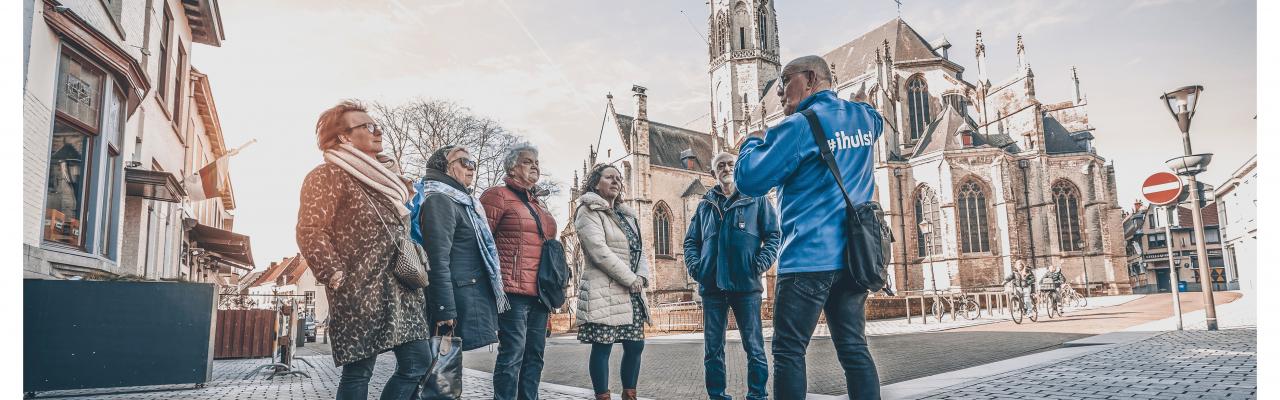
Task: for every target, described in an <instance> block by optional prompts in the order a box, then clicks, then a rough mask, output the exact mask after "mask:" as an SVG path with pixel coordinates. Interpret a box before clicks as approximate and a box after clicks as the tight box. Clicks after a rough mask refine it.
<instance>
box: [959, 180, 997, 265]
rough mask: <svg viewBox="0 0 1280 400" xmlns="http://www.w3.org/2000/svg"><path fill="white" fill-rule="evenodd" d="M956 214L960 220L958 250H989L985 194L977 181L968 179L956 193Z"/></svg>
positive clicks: (976, 251) (971, 251)
mask: <svg viewBox="0 0 1280 400" xmlns="http://www.w3.org/2000/svg"><path fill="white" fill-rule="evenodd" d="M956 214H957V215H959V217H960V218H959V220H960V251H962V252H965V253H978V252H987V251H991V244H990V242H991V240H990V239H991V237H990V236H991V231H990V230H989V229H988V228H989V225H987V195H986V193H983V191H982V186H979V185H978V182H976V181H973V180H969V181H966V182H965V183H963V184H961V185H960V191H959V192H957V193H956Z"/></svg>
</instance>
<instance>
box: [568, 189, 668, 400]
mask: <svg viewBox="0 0 1280 400" xmlns="http://www.w3.org/2000/svg"><path fill="white" fill-rule="evenodd" d="M585 188H586V190H587V192H586V193H584V194H583V195H582V196H580V197H579V198H578V202H579V206H578V209H577V210H576V213H575V214H576V215H575V216H574V220H573V226H574V229H575V230H576V231H577V234H578V242H579V243H580V246H581V248H582V252H583V255H584V256H585V259H586V263H585V264H586V265H585V266H584V268H583V269H582V278H581V281H580V282H579V284H578V310H577V314H578V318H577V324H578V325H579V326H578V340H579V341H581V342H583V343H590V344H591V361H590V364H589V368H588V370H589V372H590V374H591V385H592V387H593V389H595V393H596V398H597V399H608V398H610V397H609V396H610V392H609V353H610V351H611V350H612V349H613V344H614V343H622V349H623V353H622V371H621V372H622V377H621V378H622V379H621V380H622V398H623V399H635V398H636V385H637V380H638V379H639V376H640V353H641V352H642V351H644V323H646V322H648V323H652V322H651V321H650V319H649V311H648V304H646V300H645V290H644V289H645V287H647V286H649V263H648V261H647V260H646V259H645V257H644V254H643V251H642V248H643V246H642V244H641V240H640V226H639V224H638V223H637V220H636V214H635V212H634V211H632V210H631V209H630V208H628V207H627V206H625V205H622V204H619V199H620V198H621V197H622V176H621V174H620V173H619V172H618V169H617V168H614V167H613V166H610V165H606V164H601V165H597V166H596V167H595V168H593V169H592V171H591V174H590V175H589V176H588V178H587V182H586V186H585Z"/></svg>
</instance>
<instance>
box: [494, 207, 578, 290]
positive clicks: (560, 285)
mask: <svg viewBox="0 0 1280 400" xmlns="http://www.w3.org/2000/svg"><path fill="white" fill-rule="evenodd" d="M507 190H510V191H511V193H515V195H516V197H518V198H520V201H521V202H523V203H524V206H525V207H526V208H528V209H529V215H531V216H533V222H534V223H535V224H537V225H538V237H539V238H541V239H542V254H541V255H540V256H541V258H539V259H538V300H539V301H541V302H542V305H544V306H547V309H548V310H554V309H557V308H560V306H563V305H564V298H565V293H564V288H565V286H567V285H568V284H569V265H568V264H569V263H568V262H567V261H566V260H565V257H564V245H563V244H561V243H560V241H559V240H556V239H555V238H550V239H548V238H547V235H546V233H544V232H543V230H542V216H540V215H538V212H537V211H534V209H533V205H532V204H529V198H528V196H532V195H533V193H527V194H526V195H525V196H521V195H520V192H517V191H516V190H515V189H512V188H511V187H510V186H508V187H507Z"/></svg>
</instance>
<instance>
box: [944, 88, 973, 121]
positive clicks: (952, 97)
mask: <svg viewBox="0 0 1280 400" xmlns="http://www.w3.org/2000/svg"><path fill="white" fill-rule="evenodd" d="M942 101H943V103H944V104H947V105H950V106H951V108H952V109H955V110H956V113H957V114H960V116H961V117H963V116H967V115H969V99H967V98H965V97H964V95H963V94H959V93H950V94H946V95H943V96H942Z"/></svg>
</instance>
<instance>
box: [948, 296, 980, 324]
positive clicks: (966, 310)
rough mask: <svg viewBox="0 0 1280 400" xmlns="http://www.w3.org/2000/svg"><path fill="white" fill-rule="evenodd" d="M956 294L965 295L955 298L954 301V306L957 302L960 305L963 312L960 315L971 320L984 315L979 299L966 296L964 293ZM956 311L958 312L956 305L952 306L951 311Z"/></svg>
mask: <svg viewBox="0 0 1280 400" xmlns="http://www.w3.org/2000/svg"><path fill="white" fill-rule="evenodd" d="M956 296H960V297H963V298H960V299H955V300H954V302H952V305H953V306H954V305H957V304H958V305H959V307H960V310H959V311H960V313H961V314H960V316H962V317H964V319H967V320H970V321H972V320H975V319H978V317H981V316H982V308H981V307H980V306H979V305H978V301H977V300H974V299H973V298H972V297H969V296H965V295H963V294H957V295H956ZM955 312H956V309H955V307H952V308H951V313H952V314H954V313H955Z"/></svg>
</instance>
